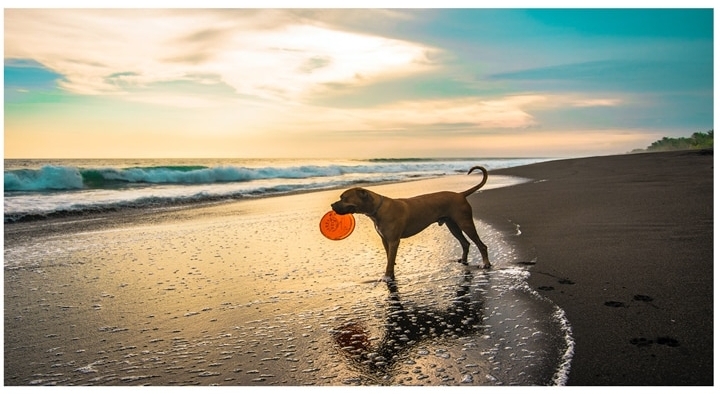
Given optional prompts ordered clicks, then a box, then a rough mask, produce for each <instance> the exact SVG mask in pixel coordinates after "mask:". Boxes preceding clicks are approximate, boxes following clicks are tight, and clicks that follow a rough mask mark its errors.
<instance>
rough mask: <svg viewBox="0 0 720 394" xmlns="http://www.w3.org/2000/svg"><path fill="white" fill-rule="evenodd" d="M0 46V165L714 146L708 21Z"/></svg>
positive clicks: (61, 14)
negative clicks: (1, 67)
mask: <svg viewBox="0 0 720 394" xmlns="http://www.w3.org/2000/svg"><path fill="white" fill-rule="evenodd" d="M640 21H642V22H640ZM4 35H5V122H4V150H5V158H130V157H157V158H164V157H167V158H172V157H177V158H195V157H247V158H253V157H266V158H273V157H287V158H289V157H316V158H372V157H520V156H523V157H530V156H535V157H570V156H587V155H601V154H614V153H625V152H628V151H630V150H632V149H635V148H645V147H647V146H648V145H649V144H650V143H651V142H653V141H655V140H657V139H660V138H662V137H664V136H668V137H681V136H689V135H691V134H692V133H694V132H700V131H707V130H710V129H712V128H713V10H712V9H711V8H707V9H663V10H659V9H657V10H653V9H603V10H598V9H572V10H567V9H547V10H543V9H534V10H528V9H42V8H37V9H12V8H6V9H5V17H4Z"/></svg>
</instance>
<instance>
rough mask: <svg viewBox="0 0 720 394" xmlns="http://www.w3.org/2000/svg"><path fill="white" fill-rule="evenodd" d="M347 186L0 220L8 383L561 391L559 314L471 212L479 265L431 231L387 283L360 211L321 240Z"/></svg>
mask: <svg viewBox="0 0 720 394" xmlns="http://www.w3.org/2000/svg"><path fill="white" fill-rule="evenodd" d="M479 179H480V177H478V176H474V175H473V176H464V175H462V176H452V177H446V178H442V179H433V180H425V181H417V182H407V183H402V184H392V185H381V186H373V187H372V188H373V190H376V191H378V192H381V193H383V194H386V195H388V196H397V197H400V196H411V195H416V194H422V193H425V192H427V191H435V190H447V189H449V190H459V191H461V190H465V189H468V188H470V187H471V186H472V185H473V184H474V183H476V182H478V181H479ZM501 181H503V178H502V177H493V178H491V180H490V181H489V183H488V185H486V187H488V188H491V187H493V186H498V182H501ZM340 192H341V191H338V190H333V191H324V192H317V193H309V194H298V195H291V196H283V197H274V198H263V199H257V200H246V201H239V202H234V203H226V204H215V205H210V206H206V207H202V208H194V209H174V210H170V211H159V212H150V211H125V212H120V213H115V214H106V215H100V216H97V215H90V216H86V217H79V218H66V219H53V220H49V221H39V222H38V221H35V222H26V223H15V224H12V225H7V226H5V269H4V274H5V277H4V289H5V300H4V302H5V332H4V334H5V338H4V340H5V341H4V345H5V365H4V372H5V377H4V383H5V385H9V386H27V385H29V386H40V385H155V386H157V385H174V386H179V385H183V386H185V385H259V386H277V385H288V386H298V385H339V386H341V385H512V384H523V385H533V384H557V383H562V381H563V379H564V377H565V376H564V374H563V373H564V370H563V369H562V368H561V369H560V370H559V372H558V366H559V365H561V364H562V362H563V360H564V359H563V357H564V356H565V351H566V345H567V342H566V338H564V337H563V335H562V330H561V329H562V327H559V326H558V325H559V324H560V322H558V321H556V320H555V319H553V318H552V316H553V314H554V313H556V312H557V310H556V309H555V308H556V307H555V305H553V304H552V303H550V302H548V301H546V300H544V299H541V298H538V297H537V294H536V293H533V292H531V291H528V290H529V288H528V287H527V286H526V285H524V283H525V282H524V279H525V278H526V275H527V271H526V270H525V269H526V268H525V267H523V266H520V268H518V267H516V266H515V262H516V261H517V258H516V257H515V255H516V251H515V250H514V248H513V247H512V246H510V245H509V244H508V243H507V242H506V240H505V239H504V238H503V236H501V235H500V234H499V233H497V232H495V231H494V230H493V229H492V228H491V227H490V226H488V225H487V224H485V223H483V222H482V221H480V220H476V224H477V226H478V229H479V232H480V233H481V234H483V239H484V241H485V242H486V243H487V244H488V245H489V246H490V248H491V250H490V257H491V259H492V260H493V262H495V264H496V265H495V267H494V269H493V270H490V271H487V272H486V271H483V270H482V269H479V268H478V267H477V266H478V265H479V264H480V261H481V259H480V255H479V253H478V252H477V250H472V251H471V255H470V260H471V266H469V267H464V266H462V265H460V264H458V263H457V262H455V261H454V259H457V258H458V257H459V256H460V253H461V250H460V247H459V244H458V243H457V242H456V241H455V240H454V238H452V236H451V235H450V233H449V232H448V231H447V229H446V228H445V227H439V226H431V227H429V228H428V229H427V230H426V231H424V232H422V233H421V234H419V235H417V236H415V237H413V238H411V239H410V240H407V241H403V243H401V246H400V255H399V257H398V265H397V268H396V273H397V276H398V281H397V286H395V287H388V286H385V285H384V284H380V285H377V284H376V281H377V279H379V278H380V277H381V276H382V273H383V272H384V266H385V256H384V251H383V248H382V243H381V241H380V238H379V237H378V236H377V234H376V233H375V231H374V229H373V225H372V222H371V221H370V220H369V219H368V218H366V217H364V216H362V215H356V221H357V226H356V229H355V231H354V233H353V234H352V235H351V236H350V237H348V238H347V239H345V240H343V241H330V240H327V239H325V238H323V237H322V235H321V234H320V232H319V228H318V226H319V219H320V217H321V216H322V215H323V214H324V213H325V212H326V211H328V210H329V204H330V203H332V202H333V201H335V200H336V199H337V198H338V196H339V194H340Z"/></svg>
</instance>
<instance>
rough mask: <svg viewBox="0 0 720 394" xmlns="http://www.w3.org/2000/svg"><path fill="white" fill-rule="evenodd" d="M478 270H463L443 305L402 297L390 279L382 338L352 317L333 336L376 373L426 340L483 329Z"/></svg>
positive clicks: (362, 366) (367, 369) (346, 352)
mask: <svg viewBox="0 0 720 394" xmlns="http://www.w3.org/2000/svg"><path fill="white" fill-rule="evenodd" d="M475 273H478V271H474V270H466V271H465V272H464V274H463V275H462V278H461V281H460V283H459V284H458V287H457V291H456V292H455V297H453V299H452V302H451V303H450V305H449V306H447V307H445V308H442V309H441V308H433V307H432V306H417V305H416V304H415V302H413V301H411V300H406V301H403V300H402V298H401V296H400V292H399V291H398V288H397V285H396V283H395V282H390V283H388V284H387V286H388V290H389V292H390V294H389V297H388V301H387V311H386V321H385V324H384V327H383V328H384V333H383V334H382V338H381V339H380V340H379V341H378V342H377V343H372V342H374V341H371V340H370V338H369V337H368V331H367V330H366V329H365V327H364V326H363V324H362V323H361V322H359V321H355V320H351V321H348V322H346V323H345V324H343V325H342V326H340V327H338V328H336V329H335V330H333V331H332V333H333V339H334V341H335V343H336V344H337V346H338V347H339V349H340V352H341V353H342V354H344V355H345V356H346V357H347V358H348V360H349V362H350V364H351V365H352V366H354V367H355V368H357V369H359V370H361V371H363V372H365V373H369V374H373V375H374V374H376V373H378V372H380V373H386V372H388V371H389V370H391V369H392V368H393V366H394V365H395V364H396V363H397V362H399V361H401V360H403V354H407V352H408V351H409V350H411V349H413V348H416V347H419V346H420V345H422V344H423V343H425V342H429V341H432V340H435V339H438V338H452V337H462V336H468V335H471V334H477V333H480V332H482V316H483V308H484V299H483V295H482V294H483V292H482V291H481V289H480V288H479V286H480V285H479V284H478V283H479V282H478V281H473V278H474V276H475ZM479 275H486V274H485V273H484V272H482V271H479ZM485 283H487V281H485Z"/></svg>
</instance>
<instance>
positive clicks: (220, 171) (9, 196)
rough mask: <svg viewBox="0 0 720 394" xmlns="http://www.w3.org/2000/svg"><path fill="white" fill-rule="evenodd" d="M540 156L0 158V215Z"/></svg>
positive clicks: (294, 187) (375, 177)
mask: <svg viewBox="0 0 720 394" xmlns="http://www.w3.org/2000/svg"><path fill="white" fill-rule="evenodd" d="M543 160H547V159H542V158H492V159H483V158H464V159H422V158H417V159H370V160H310V159H85V160H82V159H63V160H39V159H33V160H18V159H6V160H5V171H4V173H5V182H4V187H5V190H4V197H5V200H4V202H5V207H4V213H5V217H4V222H5V223H11V222H16V221H23V220H32V219H42V218H48V217H56V216H59V215H72V214H78V213H86V212H104V211H116V210H121V209H126V208H148V207H152V208H163V207H171V206H178V205H193V204H202V203H208V202H217V201H225V200H235V199H243V198H261V197H267V196H274V195H280V194H287V193H293V192H309V191H316V190H325V189H333V188H342V187H347V186H350V185H356V184H369V183H384V182H402V181H406V180H411V179H422V178H431V177H438V176H443V175H451V174H458V173H465V172H467V170H468V169H469V168H471V167H472V166H475V165H483V166H485V167H486V168H487V169H488V170H493V169H499V168H507V167H513V166H519V165H524V164H531V163H535V162H539V161H543Z"/></svg>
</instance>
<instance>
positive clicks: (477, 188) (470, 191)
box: [462, 166, 488, 197]
mask: <svg viewBox="0 0 720 394" xmlns="http://www.w3.org/2000/svg"><path fill="white" fill-rule="evenodd" d="M475 170H480V171H482V173H483V180H482V182H480V183H479V184H477V186H475V187H472V188H470V189H468V190H465V191H464V192H462V194H463V196H465V197H467V196H469V195H471V194H473V193H475V192H476V191H478V190H480V188H481V187H483V185H485V182H487V180H488V172H487V170H486V169H485V167H481V166H475V167H473V168H471V169H470V171H468V175H470V173H472V172H473V171H475Z"/></svg>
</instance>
